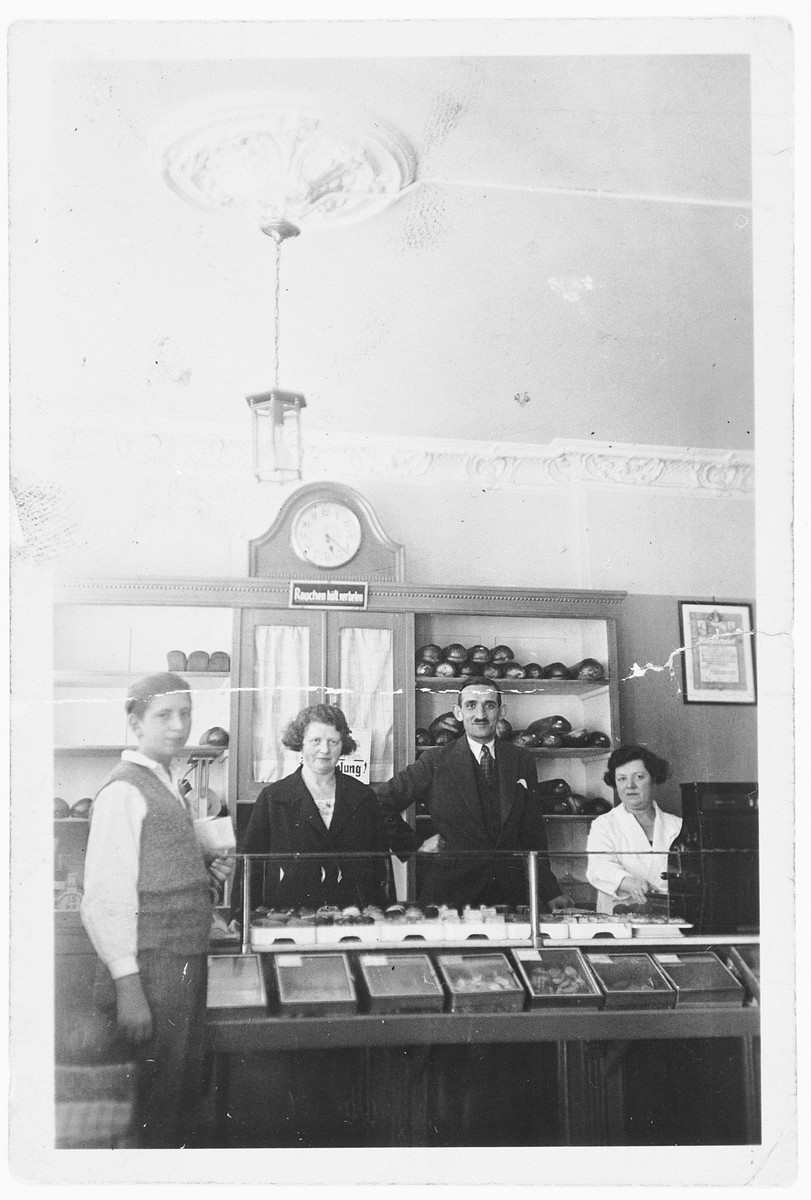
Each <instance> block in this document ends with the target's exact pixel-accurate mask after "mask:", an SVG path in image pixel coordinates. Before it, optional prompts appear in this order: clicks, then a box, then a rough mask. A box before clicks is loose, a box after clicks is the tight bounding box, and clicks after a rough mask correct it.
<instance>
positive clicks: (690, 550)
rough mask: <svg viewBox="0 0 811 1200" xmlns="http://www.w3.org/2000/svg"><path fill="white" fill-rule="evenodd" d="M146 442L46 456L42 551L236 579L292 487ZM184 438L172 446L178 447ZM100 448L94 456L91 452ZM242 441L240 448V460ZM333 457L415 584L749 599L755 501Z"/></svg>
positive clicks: (122, 568) (232, 456) (115, 566)
mask: <svg viewBox="0 0 811 1200" xmlns="http://www.w3.org/2000/svg"><path fill="white" fill-rule="evenodd" d="M168 446H169V449H167V442H166V441H165V440H164V442H163V443H162V442H161V440H160V438H159V437H157V436H156V438H155V442H154V453H153V452H151V451H150V442H149V439H148V438H146V441H145V442H144V439H143V438H142V439H141V442H140V443H139V445H138V447H137V449H136V450H133V449H132V447H131V446H129V445H128V443H127V442H126V439H122V438H120V437H116V438H115V439H111V438H108V439H107V440H106V441H103V442H100V441H98V440H96V441H94V440H93V438H85V439H83V440H82V439H79V438H75V439H74V441H73V445H72V448H71V453H70V454H68V455H66V456H65V458H64V459H63V460H62V461H61V463H60V462H59V461H55V462H54V464H53V469H54V471H55V472H56V478H57V479H58V480H59V482H60V485H61V488H62V492H61V500H60V504H61V508H62V510H63V513H62V518H61V519H62V521H63V524H64V525H65V526H66V532H65V535H64V537H62V538H61V539H57V540H56V542H55V543H54V545H53V546H52V547H51V549H50V551H49V552H52V553H53V554H54V555H55V559H54V565H55V566H56V567H57V569H58V570H59V571H60V572H64V573H67V574H70V575H102V576H121V577H132V576H134V575H144V576H161V575H180V576H193V577H204V578H216V577H218V576H219V577H222V576H234V575H244V574H246V573H247V561H248V559H247V544H248V540H249V539H250V538H255V537H258V536H259V535H261V534H262V533H264V532H265V530H266V529H267V528H268V526H269V525H270V524H271V522H272V520H273V518H274V516H275V514H276V512H277V511H278V508H279V505H280V504H281V502H282V500H283V499H285V498H286V497H287V496H288V495H289V494H290V492H291V491H292V490H294V488H293V487H292V486H291V485H287V486H284V487H282V486H279V485H275V484H270V483H261V484H260V483H256V482H255V481H254V480H253V478H252V476H251V473H250V467H249V461H248V453H247V447H243V448H241V449H240V450H239V452H234V451H233V450H232V451H231V452H223V451H222V450H221V449H218V444H217V443H216V441H212V443H211V446H212V450H211V454H210V455H208V456H206V455H205V454H201V453H200V451H199V445H198V446H197V447H196V448H195V449H192V448H189V449H188V450H183V449H182V443H178V442H177V441H174V442H170V443H168ZM178 446H181V449H178ZM101 449H103V450H104V453H101V452H100V451H101ZM242 449H244V454H243V453H242ZM351 463H352V460H351V458H347V457H346V456H344V457H342V458H338V457H336V459H335V464H334V465H335V467H336V469H335V471H334V473H332V474H331V473H330V471H329V469H328V468H327V470H325V471H322V472H319V473H317V474H315V475H313V476H311V477H310V478H308V479H307V481H308V482H309V481H311V480H312V479H313V478H327V477H332V478H335V479H338V480H340V481H342V482H345V483H348V484H350V485H351V486H354V487H355V488H357V490H358V491H360V492H361V493H362V494H363V495H365V496H366V497H367V499H368V500H369V501H370V503H371V504H372V506H373V508H374V509H375V510H376V512H377V515H378V517H379V519H380V521H381V523H382V525H383V528H384V529H385V531H386V532H387V533H388V535H389V536H390V537H391V538H393V539H394V540H395V541H398V542H401V543H403V545H404V546H405V552H406V578H407V579H408V580H409V581H410V582H414V583H451V584H471V583H473V584H491V585H503V586H517V587H521V586H526V587H553V588H616V589H620V590H626V591H629V592H633V593H641V594H673V595H679V596H683V597H685V598H689V597H691V596H705V595H710V596H712V595H724V596H726V597H728V598H745V597H747V596H751V595H753V594H754V586H755V585H754V539H753V521H754V497H753V495H752V494H751V493H749V492H747V491H745V490H737V491H731V492H729V493H727V494H724V493H720V494H716V493H710V492H708V491H707V489H706V488H699V487H696V488H694V489H692V490H690V489H688V488H683V489H680V490H678V491H674V490H672V489H671V490H665V489H664V488H661V487H657V486H646V485H644V484H640V483H621V482H618V483H616V484H613V485H605V486H602V485H592V484H588V483H558V484H545V485H542V486H535V487H525V488H514V487H511V486H510V485H509V484H508V485H505V486H492V484H491V483H490V482H489V481H488V480H487V479H486V478H485V479H484V480H483V481H481V482H478V481H475V480H472V479H470V478H460V479H458V480H453V479H445V480H437V481H434V479H433V478H432V477H431V476H430V474H429V475H427V476H426V475H425V474H422V475H421V474H419V473H418V472H416V471H415V472H414V474H413V476H411V475H410V474H409V471H408V469H407V466H406V467H405V468H404V467H403V465H402V463H401V464H400V465H399V468H398V471H397V473H398V474H400V475H402V476H403V477H402V478H391V477H389V478H386V477H385V475H384V474H383V473H382V471H378V472H377V473H375V474H373V475H368V474H366V475H364V473H363V472H362V471H357V472H355V471H354V470H353V469H352V465H351Z"/></svg>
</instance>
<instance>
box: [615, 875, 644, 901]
mask: <svg viewBox="0 0 811 1200" xmlns="http://www.w3.org/2000/svg"><path fill="white" fill-rule="evenodd" d="M649 891H650V884H649V883H648V881H647V879H637V878H636V877H635V876H634V875H624V876H623V877H622V880H621V882H620V885H619V887H618V888H617V895H618V896H622V897H627V898H628V899H629V900H633V902H634V903H635V904H644V903H645V900H646V898H647V895H648V892H649Z"/></svg>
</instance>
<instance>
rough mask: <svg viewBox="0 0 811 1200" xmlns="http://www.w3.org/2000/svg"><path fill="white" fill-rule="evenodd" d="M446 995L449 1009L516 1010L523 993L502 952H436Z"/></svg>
mask: <svg viewBox="0 0 811 1200" xmlns="http://www.w3.org/2000/svg"><path fill="white" fill-rule="evenodd" d="M436 965H437V967H438V969H439V973H440V975H441V977H442V980H443V982H444V984H445V987H446V988H447V991H448V996H449V1010H450V1012H456V1013H458V1012H482V1011H487V1012H520V1011H521V1009H523V1007H524V1004H525V1001H526V994H525V992H524V987H523V984H522V983H521V980H520V979H519V978H518V975H517V974H516V972H515V969H514V968H513V967H512V966H511V965H510V962H509V961H508V959H507V956H506V954H499V953H493V954H486V953H475V952H471V953H458V954H454V953H450V952H443V953H441V954H437V955H436Z"/></svg>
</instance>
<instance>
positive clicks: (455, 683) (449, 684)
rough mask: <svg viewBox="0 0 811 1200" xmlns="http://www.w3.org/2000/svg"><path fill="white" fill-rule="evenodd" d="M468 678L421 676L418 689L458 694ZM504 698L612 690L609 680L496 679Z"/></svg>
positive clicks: (460, 676)
mask: <svg viewBox="0 0 811 1200" xmlns="http://www.w3.org/2000/svg"><path fill="white" fill-rule="evenodd" d="M465 678H466V676H464V675H451V676H447V675H444V676H434V675H418V676H416V678H415V681H414V686H415V688H416V690H417V691H418V692H458V691H459V689H460V687H463V686H464V683H465ZM493 682H494V683H497V684H498V687H499V691H500V692H501V694H502V695H503V696H510V695H516V696H517V695H523V694H527V695H529V696H599V695H602V693H603V692H607V691H608V680H607V679H593V680H590V679H496V680H494V681H493Z"/></svg>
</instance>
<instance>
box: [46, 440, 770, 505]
mask: <svg viewBox="0 0 811 1200" xmlns="http://www.w3.org/2000/svg"><path fill="white" fill-rule="evenodd" d="M57 437H58V443H59V446H60V456H61V455H62V454H65V456H66V461H68V462H75V461H77V460H85V461H86V460H93V461H104V462H106V463H108V464H109V463H111V462H114V463H116V464H119V465H127V464H129V465H130V466H131V467H132V468H138V467H141V466H144V465H146V464H149V465H151V466H153V467H155V466H159V465H161V464H165V465H167V466H172V467H174V468H176V469H180V470H181V471H182V470H184V468H185V469H186V470H188V469H191V468H193V469H196V470H206V471H214V472H217V473H222V474H223V475H224V476H230V475H231V474H233V475H235V476H240V477H241V476H243V475H245V473H248V474H250V445H249V441H248V437H247V431H240V432H239V433H237V432H236V431H232V430H231V429H227V430H222V429H219V428H218V427H215V426H212V427H210V431H209V432H205V431H203V430H200V429H198V430H196V431H192V432H191V433H190V432H189V429H188V426H185V427H183V426H180V425H177V426H176V427H172V426H169V427H167V428H161V429H160V430H158V429H152V430H148V431H147V430H143V429H141V430H135V431H133V430H125V429H116V428H115V427H110V426H107V427H99V426H93V427H87V428H82V427H77V426H76V425H72V426H65V427H63V428H62V429H60V430H59V431H58V434H57ZM304 442H305V453H304V482H315V481H317V480H319V479H335V480H339V481H345V482H349V483H355V482H356V481H357V480H361V479H379V480H408V481H409V482H412V483H413V482H419V483H424V484H437V483H457V484H458V483H463V484H464V483H467V484H469V483H475V484H478V485H480V486H482V487H484V488H487V489H500V490H506V491H529V492H531V491H535V490H538V489H547V488H555V487H568V488H571V487H582V488H600V489H610V490H613V491H627V490H628V489H629V488H634V489H639V488H643V489H645V490H656V491H660V492H665V493H669V494H675V495H682V494H683V495H690V496H705V497H708V498H718V497H722V496H732V495H747V494H751V493H753V491H754V474H755V456H754V454H753V453H751V452H747V451H740V450H710V449H699V448H693V447H681V446H651V445H637V444H629V443H617V442H594V441H591V440H577V439H568V438H555V440H554V441H552V442H550V443H548V444H546V445H538V446H534V445H529V444H525V443H508V442H480V441H461V440H458V441H457V440H452V439H442V438H415V437H372V436H360V437H357V436H352V435H347V434H340V433H335V432H326V431H319V430H305V433H304ZM258 486H266V485H258Z"/></svg>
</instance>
